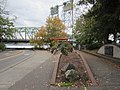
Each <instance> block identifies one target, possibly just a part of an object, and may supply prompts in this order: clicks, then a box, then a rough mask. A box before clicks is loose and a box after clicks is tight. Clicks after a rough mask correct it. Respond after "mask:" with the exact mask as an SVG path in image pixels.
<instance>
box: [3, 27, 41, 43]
mask: <svg viewBox="0 0 120 90" xmlns="http://www.w3.org/2000/svg"><path fill="white" fill-rule="evenodd" d="M39 28H40V27H15V29H16V31H15V32H14V33H13V37H11V38H7V37H5V38H4V39H3V42H29V40H30V39H31V38H34V35H35V33H36V32H37V31H38V30H39Z"/></svg>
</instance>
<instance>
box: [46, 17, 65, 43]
mask: <svg viewBox="0 0 120 90" xmlns="http://www.w3.org/2000/svg"><path fill="white" fill-rule="evenodd" d="M65 28H66V27H65V25H64V24H63V22H62V20H61V19H60V18H59V17H57V16H56V17H54V18H51V17H48V18H47V21H46V30H47V37H48V42H50V43H53V42H54V41H51V40H50V39H52V38H66V37H67V33H65Z"/></svg>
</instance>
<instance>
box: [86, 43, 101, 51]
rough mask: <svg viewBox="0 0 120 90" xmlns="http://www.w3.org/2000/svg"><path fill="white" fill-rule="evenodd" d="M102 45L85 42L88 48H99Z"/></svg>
mask: <svg viewBox="0 0 120 90" xmlns="http://www.w3.org/2000/svg"><path fill="white" fill-rule="evenodd" d="M101 46H102V44H100V43H92V44H87V45H86V48H87V49H89V50H94V49H99V48H100V47H101Z"/></svg>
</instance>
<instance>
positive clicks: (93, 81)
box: [76, 51, 98, 86]
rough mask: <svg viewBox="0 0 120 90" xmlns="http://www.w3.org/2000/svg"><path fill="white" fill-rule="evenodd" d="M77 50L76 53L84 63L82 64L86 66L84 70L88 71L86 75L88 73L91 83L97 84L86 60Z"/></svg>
mask: <svg viewBox="0 0 120 90" xmlns="http://www.w3.org/2000/svg"><path fill="white" fill-rule="evenodd" d="M76 52H77V54H78V55H80V57H81V58H82V60H83V63H84V65H85V68H86V71H87V73H88V75H89V77H90V79H91V82H92V85H94V86H95V85H98V84H97V82H96V80H95V78H94V75H93V73H92V71H91V69H90V67H89V65H88V64H87V61H86V59H85V58H84V57H83V56H82V54H80V53H79V52H78V51H76Z"/></svg>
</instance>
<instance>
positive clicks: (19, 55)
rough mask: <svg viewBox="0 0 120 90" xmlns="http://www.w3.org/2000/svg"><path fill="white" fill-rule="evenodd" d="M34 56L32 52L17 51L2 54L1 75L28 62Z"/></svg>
mask: <svg viewBox="0 0 120 90" xmlns="http://www.w3.org/2000/svg"><path fill="white" fill-rule="evenodd" d="M33 54H34V51H32V50H24V51H23V50H22V51H20V50H15V51H5V52H1V53H0V73H1V72H4V71H6V70H8V69H9V68H11V67H13V66H15V65H17V64H18V63H20V62H22V61H24V60H26V59H27V58H29V57H31V56H32V55H33Z"/></svg>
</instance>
